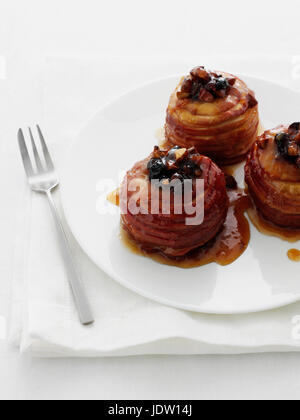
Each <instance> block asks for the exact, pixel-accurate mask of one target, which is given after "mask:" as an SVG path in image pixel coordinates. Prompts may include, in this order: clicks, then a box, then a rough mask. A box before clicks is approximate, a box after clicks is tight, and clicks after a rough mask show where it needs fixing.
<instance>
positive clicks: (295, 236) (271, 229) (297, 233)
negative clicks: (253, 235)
mask: <svg viewBox="0 0 300 420" xmlns="http://www.w3.org/2000/svg"><path fill="white" fill-rule="evenodd" d="M247 213H248V216H249V218H250V220H251V222H252V223H253V225H254V226H255V227H256V229H257V230H258V231H259V232H261V233H262V234H264V235H269V236H276V237H277V238H280V239H283V240H284V241H288V242H291V243H293V242H297V241H299V240H300V229H288V228H283V227H280V226H276V225H274V224H273V223H272V222H270V221H268V220H266V219H265V218H264V217H263V216H262V215H261V214H260V213H259V212H258V211H257V209H256V208H255V206H251V207H249V209H248V210H247Z"/></svg>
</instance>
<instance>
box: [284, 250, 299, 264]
mask: <svg viewBox="0 0 300 420" xmlns="http://www.w3.org/2000/svg"><path fill="white" fill-rule="evenodd" d="M287 256H288V257H289V259H290V260H291V261H294V262H300V251H299V250H298V249H290V250H289V251H288V252H287Z"/></svg>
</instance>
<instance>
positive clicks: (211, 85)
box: [177, 66, 236, 102]
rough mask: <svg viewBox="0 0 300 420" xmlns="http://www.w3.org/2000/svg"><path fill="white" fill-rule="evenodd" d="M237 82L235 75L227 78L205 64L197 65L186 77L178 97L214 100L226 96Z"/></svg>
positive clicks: (206, 100) (202, 100)
mask: <svg viewBox="0 0 300 420" xmlns="http://www.w3.org/2000/svg"><path fill="white" fill-rule="evenodd" d="M235 82H236V79H235V78H234V77H230V78H226V77H223V76H222V75H219V74H217V73H214V72H211V71H209V70H207V69H205V68H204V67H203V66H200V67H195V68H194V69H193V70H192V71H191V72H190V75H189V76H188V77H186V78H185V79H184V81H183V83H182V85H181V90H180V91H179V92H177V98H178V99H188V98H189V99H193V100H198V101H201V102H213V101H214V100H215V99H217V98H225V96H226V95H228V94H229V92H230V89H231V87H232V86H233V85H234V84H235Z"/></svg>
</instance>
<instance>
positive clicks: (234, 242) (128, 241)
mask: <svg viewBox="0 0 300 420" xmlns="http://www.w3.org/2000/svg"><path fill="white" fill-rule="evenodd" d="M228 195H229V200H230V206H229V210H228V214H227V219H226V221H225V224H224V227H223V229H222V231H221V232H220V233H219V234H218V235H217V236H216V237H215V238H214V239H213V240H211V241H210V242H209V243H207V244H206V245H204V246H203V247H200V248H198V249H196V250H193V251H191V252H189V253H188V254H187V255H185V256H184V257H174V258H171V257H167V256H166V255H164V254H162V253H160V252H156V251H153V252H149V251H148V250H147V251H146V250H144V249H143V248H142V246H141V245H139V244H138V243H137V242H136V241H135V240H134V239H133V238H132V237H131V236H130V235H129V234H128V233H127V231H126V230H125V229H124V228H122V227H121V240H122V241H123V243H124V245H125V246H126V247H127V248H128V249H130V251H131V252H133V253H135V254H138V255H142V256H145V257H150V258H151V259H153V260H155V261H156V262H158V263H160V264H165V265H171V266H176V267H180V268H194V267H200V266H203V265H206V264H210V263H213V262H215V263H217V264H219V265H222V266H225V265H229V264H231V263H232V262H234V261H235V260H236V259H238V258H239V257H240V256H241V255H242V254H243V252H244V251H245V250H246V248H247V246H248V243H249V240H250V228H249V223H248V220H247V219H246V217H245V212H246V211H247V210H248V208H249V206H251V201H250V199H249V197H248V196H247V195H245V194H244V192H243V191H242V190H232V191H228Z"/></svg>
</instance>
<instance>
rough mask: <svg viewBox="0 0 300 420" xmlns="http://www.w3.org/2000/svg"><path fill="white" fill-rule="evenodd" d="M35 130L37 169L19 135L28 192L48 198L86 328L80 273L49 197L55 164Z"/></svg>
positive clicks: (89, 320)
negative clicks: (38, 145)
mask: <svg viewBox="0 0 300 420" xmlns="http://www.w3.org/2000/svg"><path fill="white" fill-rule="evenodd" d="M37 131H38V134H39V138H40V142H41V146H42V151H43V156H44V159H43V160H44V164H43V163H42V159H41V157H40V155H39V152H38V149H37V147H36V143H35V140H34V137H33V134H32V130H31V129H30V128H29V135H30V139H31V146H32V150H33V155H34V160H35V166H36V169H34V165H33V164H32V162H31V159H30V156H29V153H28V148H27V146H26V141H25V137H24V133H23V131H22V130H21V129H20V130H19V132H18V140H19V147H20V151H21V155H22V159H23V164H24V168H25V172H26V175H27V178H28V182H29V185H30V187H31V189H32V190H33V191H35V192H38V193H43V194H45V195H46V196H47V198H48V201H49V204H50V208H51V211H52V214H53V217H54V220H55V223H56V226H57V230H58V233H59V235H60V239H61V242H62V244H63V251H64V253H65V261H66V265H67V270H68V278H69V282H70V285H71V288H72V291H73V295H74V300H75V304H76V307H77V310H78V313H79V318H80V321H81V323H82V324H83V325H89V324H92V323H93V322H94V318H93V315H92V311H91V308H90V305H89V302H88V299H87V296H86V293H85V290H84V287H83V284H82V282H81V279H80V276H79V272H78V270H77V268H76V265H75V262H74V258H73V255H72V250H71V246H70V244H69V241H68V238H67V235H66V233H65V230H64V227H63V223H62V220H61V218H60V216H59V212H58V210H57V208H56V205H55V203H54V200H53V196H52V192H53V190H54V189H55V188H56V187H57V186H58V185H59V180H58V177H57V174H56V172H55V168H54V164H53V161H52V159H51V156H50V153H49V150H48V147H47V144H46V142H45V139H44V136H43V134H42V131H41V129H40V127H39V126H37Z"/></svg>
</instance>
